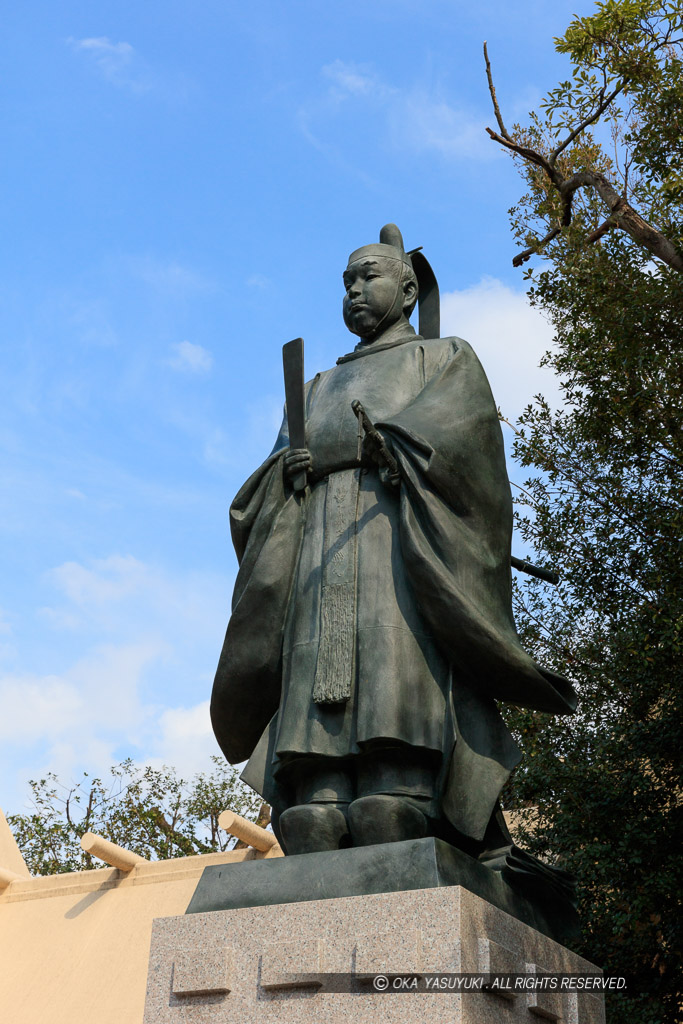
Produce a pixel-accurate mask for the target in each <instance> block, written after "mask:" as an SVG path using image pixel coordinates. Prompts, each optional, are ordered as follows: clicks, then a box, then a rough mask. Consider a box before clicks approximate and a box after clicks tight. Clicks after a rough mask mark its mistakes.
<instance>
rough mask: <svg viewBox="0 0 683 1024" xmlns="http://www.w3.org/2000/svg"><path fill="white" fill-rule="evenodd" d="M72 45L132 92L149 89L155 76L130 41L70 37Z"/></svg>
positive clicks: (99, 68)
mask: <svg viewBox="0 0 683 1024" xmlns="http://www.w3.org/2000/svg"><path fill="white" fill-rule="evenodd" d="M67 42H68V43H69V44H70V45H71V47H72V48H73V49H74V50H75V51H77V52H79V53H82V54H84V55H85V56H86V58H87V59H88V60H89V61H91V63H92V64H93V65H94V66H95V67H96V68H97V70H98V71H99V73H100V74H101V75H102V77H103V78H105V79H106V80H107V81H108V82H111V83H112V84H113V85H117V86H119V87H121V88H125V89H128V90H129V91H131V92H149V90H150V89H152V88H153V87H154V84H155V83H154V79H153V76H152V75H151V74H150V72H149V70H148V69H147V68H146V67H145V66H144V64H143V62H142V61H141V59H140V57H139V56H138V54H137V53H136V51H135V49H134V48H133V47H132V46H131V44H130V43H126V42H120V43H115V42H112V41H111V39H109V38H108V37H107V36H92V37H89V38H86V39H68V40H67Z"/></svg>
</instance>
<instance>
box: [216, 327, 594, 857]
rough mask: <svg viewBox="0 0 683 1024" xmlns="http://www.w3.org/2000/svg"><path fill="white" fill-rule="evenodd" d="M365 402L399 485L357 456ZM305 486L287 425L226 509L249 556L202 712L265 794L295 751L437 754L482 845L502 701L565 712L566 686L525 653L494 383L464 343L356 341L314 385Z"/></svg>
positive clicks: (447, 801) (243, 556) (446, 807)
mask: <svg viewBox="0 0 683 1024" xmlns="http://www.w3.org/2000/svg"><path fill="white" fill-rule="evenodd" d="M354 399H359V400H360V401H361V402H362V404H363V406H364V407H365V409H366V411H367V413H368V415H369V416H370V418H371V419H372V420H373V422H375V423H376V424H377V426H378V427H379V429H380V430H381V432H382V434H383V435H384V437H385V438H386V439H387V441H388V443H389V445H390V447H391V448H392V450H393V452H394V455H395V458H396V460H397V462H398V464H399V468H400V483H399V485H398V486H397V487H392V486H389V485H387V483H385V482H382V481H381V480H380V475H379V472H378V470H377V467H373V466H365V465H363V464H362V463H361V460H360V459H359V441H358V423H357V420H356V417H355V416H354V413H353V411H352V409H351V403H352V401H353V400H354ZM306 439H307V447H308V448H309V449H310V451H311V455H312V460H313V474H312V477H311V479H310V488H309V489H308V490H307V492H306V493H305V495H304V496H303V497H302V496H299V495H296V494H294V493H293V491H292V489H291V486H290V485H289V484H288V483H287V482H286V481H285V479H284V473H283V465H282V462H283V459H282V457H283V453H284V452H285V451H286V450H287V449H288V445H289V439H288V434H287V421H286V415H285V422H284V424H283V427H282V430H281V432H280V435H279V437H278V439H277V442H276V445H275V448H274V449H273V452H272V453H271V455H270V456H269V458H268V459H267V460H266V461H265V462H264V464H263V465H262V466H261V468H260V469H258V470H257V471H256V473H254V474H253V476H252V477H251V478H250V479H249V480H248V481H247V482H246V484H245V485H244V487H243V488H242V489H241V490H240V492H239V494H238V495H237V497H236V498H235V501H234V503H233V505H232V507H231V510H230V516H231V527H232V536H233V541H234V544H235V549H236V551H237V556H238V559H239V561H240V569H239V573H238V577H237V581H236V585H235V593H234V598H233V610H232V617H231V619H230V622H229V625H228V629H227V634H226V638H225V644H224V647H223V652H222V655H221V659H220V662H219V666H218V671H217V673H216V680H215V684H214V691H213V697H212V708H211V710H212V720H213V725H214V730H215V733H216V736H217V738H218V741H219V743H220V745H221V747H222V749H223V751H224V753H225V754H226V757H227V758H228V759H229V760H230V761H231V762H233V763H236V762H239V761H243V760H245V759H246V758H249V759H250V760H249V763H248V765H247V767H246V769H245V771H244V773H243V778H244V779H245V780H246V781H247V782H248V783H249V784H250V785H252V786H253V787H254V788H255V789H256V790H257V791H258V792H260V793H261V794H262V795H263V796H264V797H265V798H266V799H268V800H269V801H270V802H273V803H275V804H276V806H278V805H279V806H280V807H282V806H283V805H284V806H286V805H287V804H288V803H291V802H292V798H291V794H290V795H288V794H287V793H286V791H283V788H282V787H283V779H284V778H285V777H286V772H285V771H284V770H283V769H284V768H285V767H286V765H287V764H288V763H289V762H291V761H292V760H293V759H296V758H300V757H302V756H312V755H317V756H321V757H339V758H342V757H349V756H353V755H355V754H359V753H361V752H363V751H364V750H368V749H370V748H372V747H376V746H381V745H382V744H386V745H394V746H395V745H396V744H406V745H408V746H409V747H411V748H414V749H417V750H419V751H423V752H425V753H426V754H427V755H428V757H429V759H430V760H431V763H435V764H437V765H438V773H437V774H438V794H437V795H438V800H439V803H440V809H441V813H442V814H443V816H444V818H445V819H447V820H448V821H449V822H450V823H451V824H452V825H453V826H454V827H455V828H457V829H458V830H459V831H460V832H461V833H463V834H465V835H467V836H469V837H471V838H474V839H477V840H479V839H481V838H482V837H483V835H484V831H485V829H486V826H487V823H488V821H489V818H490V816H491V813H492V811H493V809H494V807H495V805H496V800H497V798H498V795H499V793H500V790H501V788H502V786H503V784H504V782H505V780H506V779H507V777H508V775H509V773H510V771H511V770H512V768H513V767H514V765H515V764H516V763H517V761H518V760H519V758H520V756H521V755H520V751H519V749H518V747H517V745H516V744H515V742H514V740H513V738H512V736H511V735H510V733H509V731H508V730H507V728H506V726H505V725H504V723H503V721H502V719H501V717H500V714H499V712H498V709H497V706H496V701H507V702H510V703H513V704H517V705H521V706H523V707H528V708H535V709H537V710H540V711H547V712H554V713H559V714H567V713H570V712H571V711H572V710H573V708H574V706H575V696H574V693H573V691H572V688H571V686H570V685H569V683H568V682H567V681H566V679H564V678H563V677H562V676H559V675H557V674H555V673H552V672H550V671H548V670H545V669H542V668H541V667H539V666H538V665H537V664H536V663H535V662H534V661H533V660H532V659H531V657H530V656H529V655H528V654H527V653H526V652H525V651H524V650H523V649H522V647H521V646H520V643H519V640H518V637H517V634H516V631H515V626H514V621H513V617H512V602H511V577H510V541H511V532H512V502H511V496H510V485H509V482H508V478H507V473H506V469H505V457H504V451H503V440H502V434H501V430H500V425H499V422H498V416H497V412H496V407H495V404H494V401H493V398H492V395H491V391H490V388H489V384H488V381H487V379H486V376H485V374H484V372H483V370H482V368H481V365H480V363H479V361H478V360H477V358H476V356H475V354H474V352H473V351H472V349H471V348H470V346H469V345H468V344H467V343H466V342H464V341H462V340H461V339H459V338H439V339H433V340H425V339H423V338H421V337H420V336H419V335H415V334H414V333H411V334H407V335H406V336H405V337H404V338H401V339H400V340H398V341H395V342H393V343H390V344H387V345H384V346H383V345H381V344H380V345H377V346H374V345H361V346H359V347H358V348H357V349H356V351H355V352H352V353H350V354H349V355H348V356H344V357H342V359H340V360H339V361H338V364H337V366H335V367H334V368H333V369H331V370H328V371H326V372H325V373H320V374H317V375H316V377H315V378H314V380H312V381H310V382H309V383H308V384H307V385H306Z"/></svg>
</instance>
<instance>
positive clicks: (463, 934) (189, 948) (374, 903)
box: [144, 886, 605, 1024]
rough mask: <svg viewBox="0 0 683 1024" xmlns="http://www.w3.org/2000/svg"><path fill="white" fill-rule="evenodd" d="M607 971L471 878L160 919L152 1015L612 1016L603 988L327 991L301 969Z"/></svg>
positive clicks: (284, 1018)
mask: <svg viewBox="0 0 683 1024" xmlns="http://www.w3.org/2000/svg"><path fill="white" fill-rule="evenodd" d="M319 972H340V973H344V974H350V975H354V976H355V975H363V974H376V973H379V972H383V973H387V974H389V975H392V974H406V973H416V974H419V973H423V974H436V973H439V972H448V973H450V972H461V973H465V972H472V973H488V972H493V973H524V972H528V973H531V974H540V973H543V972H550V973H560V972H562V973H583V972H592V973H599V972H598V971H597V969H596V968H595V967H593V966H592V965H591V964H589V963H588V962H587V961H585V960H582V959H581V958H580V957H578V956H576V955H575V954H574V953H572V952H570V951H569V950H568V949H566V948H565V947H564V946H562V945H560V944H559V943H557V942H555V941H553V940H552V939H550V938H548V937H547V936H546V935H543V934H541V933H540V932H539V931H537V930H536V929H534V928H532V927H530V926H529V925H528V924H524V923H523V922H522V921H520V920H518V919H516V918H514V917H512V916H510V915H509V914H507V913H505V912H504V911H503V910H500V909H499V908H498V907H495V906H493V905H492V904H490V903H489V902H487V901H486V900H484V899H482V898H480V897H479V896H476V895H474V893H471V892H469V891H468V890H466V889H464V888H462V887H461V886H449V887H442V888H430V889H417V890H411V891H408V892H390V893H377V894H372V895H365V896H350V897H346V898H341V899H325V900H319V901H316V900H314V901H310V902H302V903H288V904H282V905H276V906H260V907H244V908H241V909H237V910H222V911H213V912H210V913H193V914H187V915H185V916H183V917H170V918H160V919H158V920H156V921H155V922H154V927H153V932H152V943H151V952H150V963H149V976H148V984H147V999H146V1005H145V1015H144V1024H228V1022H229V1024H234V1022H235V1021H248V1022H249V1024H262V1022H263V1024H265V1022H272V1024H276V1022H277V1024H289V1022H291V1024H308V1022H310V1024H320V1022H323V1021H324V1022H325V1024H337V1022H340V1024H341V1022H342V1021H343V1022H344V1024H365V1022H367V1024H377V1022H378V1021H382V1022H387V1024H421V1022H425V1024H427V1022H429V1024H434V1022H436V1021H448V1022H449V1024H540V1022H542V1021H551V1022H552V1021H555V1022H557V1024H604V1019H605V1018H604V1009H603V998H602V996H601V995H599V996H598V995H596V994H593V993H585V992H582V993H577V992H556V991H519V992H516V993H515V992H506V993H505V994H494V993H493V992H491V991H467V992H455V991H451V990H446V991H438V992H436V991H430V992H411V991H408V992H399V993H397V992H392V991H389V992H386V993H382V992H377V991H374V990H373V989H372V987H370V988H369V989H368V990H367V991H362V992H325V991H319V990H318V989H317V988H316V987H314V986H311V984H310V983H309V982H308V980H307V979H306V978H305V977H303V978H302V977H297V975H298V974H299V975H306V974H315V973H319Z"/></svg>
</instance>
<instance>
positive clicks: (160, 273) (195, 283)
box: [127, 255, 214, 298]
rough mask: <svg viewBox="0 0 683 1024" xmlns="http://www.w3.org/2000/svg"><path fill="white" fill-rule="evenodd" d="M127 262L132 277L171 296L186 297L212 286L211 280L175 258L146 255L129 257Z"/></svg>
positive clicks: (209, 288)
mask: <svg viewBox="0 0 683 1024" xmlns="http://www.w3.org/2000/svg"><path fill="white" fill-rule="evenodd" d="M127 263H128V266H129V269H130V272H131V273H132V274H133V276H134V277H137V278H138V279H139V280H140V281H143V282H144V283H145V284H148V285H151V287H152V288H155V289H157V291H160V292H162V293H163V294H164V295H170V296H172V297H173V298H177V297H178V296H181V297H183V298H187V297H189V296H192V295H196V294H198V293H201V292H207V291H211V290H212V289H213V287H214V284H213V282H212V281H210V280H208V279H207V278H205V277H203V276H202V274H200V273H199V272H198V271H196V270H194V269H193V268H192V267H187V266H184V265H183V264H182V263H178V261H177V260H164V259H158V258H156V257H154V256H149V255H148V256H132V257H129V258H128V260H127Z"/></svg>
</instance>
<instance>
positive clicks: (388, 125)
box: [300, 60, 499, 160]
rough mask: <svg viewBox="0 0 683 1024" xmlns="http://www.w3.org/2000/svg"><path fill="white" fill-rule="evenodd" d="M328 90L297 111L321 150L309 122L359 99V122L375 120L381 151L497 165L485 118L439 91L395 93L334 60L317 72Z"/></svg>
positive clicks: (365, 69)
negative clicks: (378, 125) (383, 147)
mask: <svg viewBox="0 0 683 1024" xmlns="http://www.w3.org/2000/svg"><path fill="white" fill-rule="evenodd" d="M322 75H323V77H324V78H325V79H326V80H327V81H328V82H329V83H330V85H329V89H328V91H327V93H326V94H324V95H323V97H322V99H320V100H318V102H317V106H313V105H312V106H311V107H309V108H308V109H307V110H304V111H301V117H300V121H301V125H302V128H303V130H304V132H305V133H306V134H307V136H308V138H309V140H310V141H311V142H313V143H314V144H315V145H316V146H317V147H318V148H320V149H322V150H325V148H326V147H325V146H324V144H322V143H320V141H319V139H318V138H317V137H316V135H315V133H314V132H313V130H312V127H311V126H312V124H313V123H314V122H317V121H320V122H323V121H324V122H325V123H327V122H329V121H330V120H331V119H332V117H333V116H334V114H335V113H338V112H341V110H342V109H343V108H344V107H345V105H347V104H349V103H351V102H353V101H354V100H357V99H358V98H359V97H362V98H363V119H364V121H365V122H367V121H368V120H369V119H371V118H373V117H374V118H375V119H377V118H379V119H380V123H381V130H382V132H383V135H384V141H385V145H387V146H389V147H390V148H391V149H393V150H401V151H402V152H404V153H405V152H406V151H408V150H412V151H413V152H415V153H422V152H428V151H431V152H438V153H441V154H442V155H444V156H446V157H448V158H449V159H458V160H459V159H467V160H471V159H477V160H481V159H485V160H491V159H496V158H497V157H498V156H499V154H498V152H497V150H496V148H495V147H494V146H491V145H490V143H489V140H488V137H487V135H486V132H485V127H486V117H487V113H485V112H484V111H482V112H481V113H478V112H476V111H473V110H468V109H465V108H464V107H460V106H453V105H452V104H450V103H449V102H448V101H447V100H446V99H445V98H444V97H443V96H442V95H440V94H439V93H438V91H429V90H427V89H425V88H424V87H423V86H421V85H419V84H416V85H413V86H410V87H408V88H399V87H397V86H394V85H391V84H390V83H388V82H385V81H384V80H383V79H381V78H380V76H379V75H378V74H377V73H376V72H375V71H374V69H373V68H371V67H370V66H368V65H357V64H353V63H350V62H346V61H341V60H335V61H333V62H332V63H331V64H328V65H326V66H325V67H323V69H322Z"/></svg>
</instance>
